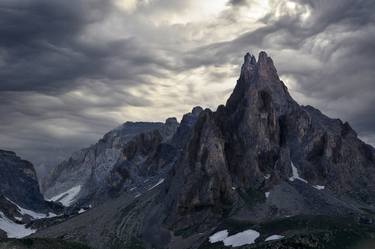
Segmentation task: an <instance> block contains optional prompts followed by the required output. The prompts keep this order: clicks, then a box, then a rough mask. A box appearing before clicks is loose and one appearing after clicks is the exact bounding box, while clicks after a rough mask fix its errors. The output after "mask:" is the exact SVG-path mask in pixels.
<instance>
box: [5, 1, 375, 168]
mask: <svg viewBox="0 0 375 249" xmlns="http://www.w3.org/2000/svg"><path fill="white" fill-rule="evenodd" d="M374 13H375V1H373V0H367V1H365V0H295V1H287V0H275V1H273V0H268V1H267V0H212V1H211V0H210V1H208V0H207V1H202V0H184V1H181V0H138V1H137V0H112V1H111V0H63V1H62V0H0V115H1V119H0V148H1V149H8V150H14V151H16V152H17V153H18V154H20V155H21V156H23V157H24V158H26V159H29V160H31V161H32V162H34V163H35V164H37V165H39V164H40V163H43V162H50V163H51V162H52V163H53V162H55V161H56V160H61V158H62V157H64V156H66V155H67V154H69V153H71V152H72V151H74V150H77V149H79V148H82V147H86V146H88V145H90V144H92V143H94V142H95V141H96V140H97V139H99V138H100V137H101V136H102V135H103V134H104V133H106V132H107V131H109V130H110V129H112V128H114V127H116V126H118V125H119V124H121V123H123V122H125V121H127V120H133V121H137V120H144V121H163V120H165V119H166V118H167V117H169V116H176V117H178V118H180V117H181V115H182V114H183V113H186V112H188V111H189V110H191V108H192V107H193V106H195V105H201V106H203V107H209V108H212V109H216V106H217V105H219V104H223V103H225V101H226V98H227V97H228V95H229V94H230V92H231V91H232V89H233V87H234V85H235V82H236V79H237V77H238V76H239V66H240V65H241V63H242V60H243V55H244V54H245V52H247V51H249V52H250V53H253V54H256V55H257V54H258V52H259V51H260V50H265V51H267V53H268V54H269V55H270V56H271V57H272V58H273V60H274V62H275V65H276V67H277V69H278V72H279V74H280V76H281V78H282V79H283V80H284V82H285V83H286V84H287V86H288V88H289V90H290V92H291V94H292V96H293V97H294V98H295V99H296V100H297V101H298V102H299V103H300V104H310V105H313V106H315V107H317V108H319V109H320V110H322V111H323V112H324V113H325V114H327V115H329V116H331V117H334V118H340V119H342V120H343V121H349V122H350V124H351V125H352V126H353V127H354V128H355V129H356V130H357V131H358V133H359V135H360V136H361V137H362V138H363V139H364V140H365V141H367V142H369V143H372V144H375V115H374V114H375V111H374V106H375V92H374V91H375V25H374V22H375V14H374Z"/></svg>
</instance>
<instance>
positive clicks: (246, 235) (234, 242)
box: [209, 229, 260, 247]
mask: <svg viewBox="0 0 375 249" xmlns="http://www.w3.org/2000/svg"><path fill="white" fill-rule="evenodd" d="M259 236H260V234H259V233H258V232H257V231H255V230H251V229H249V230H245V231H243V232H240V233H236V234H234V235H232V236H229V237H228V230H222V231H219V232H217V233H215V234H213V235H211V236H210V237H209V241H210V243H211V244H212V243H217V242H220V241H222V242H223V243H224V245H225V246H232V247H237V246H243V245H250V244H253V243H254V242H255V240H256V239H257V238H258V237H259Z"/></svg>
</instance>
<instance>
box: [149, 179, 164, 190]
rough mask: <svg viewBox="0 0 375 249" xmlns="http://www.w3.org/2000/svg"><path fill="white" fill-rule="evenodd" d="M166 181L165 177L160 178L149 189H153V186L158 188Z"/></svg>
mask: <svg viewBox="0 0 375 249" xmlns="http://www.w3.org/2000/svg"><path fill="white" fill-rule="evenodd" d="M163 182H164V178H162V179H160V180H159V181H158V182H157V183H156V184H155V185H154V186H152V187H151V188H149V189H148V190H151V189H153V188H156V187H157V186H159V185H160V184H162V183H163Z"/></svg>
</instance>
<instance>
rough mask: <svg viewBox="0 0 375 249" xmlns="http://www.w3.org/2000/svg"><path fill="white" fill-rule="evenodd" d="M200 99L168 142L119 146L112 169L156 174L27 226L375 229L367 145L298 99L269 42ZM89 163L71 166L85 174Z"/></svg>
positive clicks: (353, 235) (177, 231) (69, 229)
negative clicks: (227, 83) (209, 104)
mask: <svg viewBox="0 0 375 249" xmlns="http://www.w3.org/2000/svg"><path fill="white" fill-rule="evenodd" d="M197 110H198V112H197V113H196V115H194V113H195V112H194V111H193V112H192V114H191V115H193V116H195V117H196V118H192V119H191V117H190V118H189V115H185V117H186V120H185V122H183V121H184V119H183V120H182V123H181V124H180V125H179V127H178V129H177V131H176V132H175V133H174V134H173V135H172V134H171V136H170V140H168V141H167V142H166V143H164V145H165V146H167V147H166V149H162V147H163V146H161V145H162V144H163V143H154V142H152V141H154V139H144V137H145V136H146V137H149V136H150V135H146V134H149V132H148V133H142V134H139V135H137V136H135V137H132V141H133V142H132V143H131V144H132V146H131V147H130V149H129V147H128V145H129V143H126V145H125V146H122V147H121V148H122V149H121V150H120V151H119V153H120V155H121V157H122V158H124V159H125V160H121V163H120V164H116V166H114V167H112V168H111V169H117V170H116V172H117V174H120V175H121V173H120V172H124V171H125V174H122V175H125V176H127V177H128V176H142V178H141V179H142V180H143V183H144V182H147V181H152V185H147V187H146V186H145V185H142V184H140V185H141V187H138V186H133V185H132V184H129V185H126V184H125V185H124V184H120V186H122V191H121V192H117V195H116V196H115V197H114V198H107V199H106V201H102V202H100V203H99V202H98V205H97V206H96V207H94V208H92V209H90V210H88V211H87V212H85V213H82V214H81V215H79V216H76V217H74V218H71V219H69V220H67V221H65V222H62V223H60V224H57V225H53V226H51V227H48V228H46V229H44V230H41V231H39V232H38V233H36V234H35V235H33V237H48V238H63V239H68V240H76V241H80V242H83V243H87V244H88V245H90V246H92V247H93V248H98V249H101V248H103V249H104V248H171V249H174V248H176V249H177V248H178V249H184V248H186V249H187V248H200V249H205V248H206V249H208V248H226V247H231V246H242V247H243V248H290V249H297V248H327V249H328V248H331V249H332V248H340V249H341V248H352V247H351V246H356V245H355V243H357V242H358V243H359V242H363V241H365V242H366V243H367V240H371V238H374V236H375V226H374V224H373V223H374V214H375V209H374V207H375V206H374V205H375V192H374V191H375V185H374V184H373V179H374V177H375V150H374V148H372V147H371V146H370V145H367V144H365V143H364V142H362V141H361V140H360V139H358V137H357V134H356V133H355V131H354V130H353V129H352V128H351V127H350V125H349V124H348V123H343V122H342V121H341V120H338V119H331V118H329V117H327V116H325V115H324V114H322V113H321V112H320V111H319V110H317V109H314V108H313V107H311V106H301V105H299V104H298V103H296V102H295V101H294V100H293V98H292V97H291V96H290V94H289V93H288V89H287V87H286V86H285V84H284V83H283V82H282V81H281V80H280V79H279V76H278V74H277V70H276V68H275V66H274V64H273V61H272V59H271V58H270V57H269V56H268V55H267V54H266V53H265V52H261V53H260V54H259V56H258V59H256V58H255V57H254V56H253V55H250V54H246V55H245V58H244V64H243V65H242V68H241V74H240V77H239V79H238V81H237V84H236V86H235V88H234V91H233V93H232V94H231V96H230V98H229V99H228V100H227V102H226V104H225V105H221V106H219V107H218V108H217V110H216V111H211V110H209V109H205V110H200V109H197ZM189 120H192V121H193V122H191V123H190V122H188V121H189ZM183 123H184V124H185V125H186V126H185V125H183ZM185 128H186V129H185ZM142 137H143V138H142ZM151 137H152V136H151ZM161 140H162V139H161ZM142 141H143V142H142ZM145 141H147V142H145ZM96 146H98V145H96ZM112 147H113V146H112ZM134 148H137V149H134ZM141 148H142V149H141ZM144 148H152V149H146V150H145V149H144ZM155 148H156V149H155ZM134 151H136V152H134ZM165 152H170V153H171V154H172V155H170V154H169V153H167V155H169V156H164V155H165V154H164V153H165ZM129 155H132V156H130V157H129ZM134 155H135V156H134ZM145 155H147V156H145ZM162 155H163V156H162ZM133 158H141V159H140V160H133ZM146 158H147V159H146ZM160 158H169V159H170V160H166V161H167V162H168V163H166V164H160V162H163V161H165V160H161V159H160ZM128 159H130V162H129V160H128ZM80 161H81V162H82V160H80ZM134 162H136V163H134ZM139 162H141V163H139ZM156 162H159V163H156ZM84 165H85V164H84ZM84 165H82V164H80V166H77V167H76V168H75V169H74V170H72V173H71V174H70V175H69V174H68V175H69V176H72V177H73V175H74V172H75V174H76V175H78V176H80V177H82V176H84V175H85V174H82V170H84V167H85V166H84ZM90 165H92V164H90ZM94 165H95V164H94ZM117 165H121V166H120V167H117ZM67 168H69V167H67ZM72 168H74V167H73V166H72ZM133 171H135V172H136V174H131V172H133ZM104 176H106V175H104ZM101 177H103V175H102V176H101ZM127 177H126V178H127ZM123 178H124V177H123ZM107 179H108V178H107ZM130 179H131V180H130V183H131V182H135V181H134V180H133V179H134V177H130ZM110 182H112V183H113V182H115V183H116V182H117V181H116V180H115V181H113V180H111V181H110ZM120 182H121V181H120ZM122 182H124V181H122ZM125 182H126V181H125ZM124 186H129V187H126V188H124ZM132 186H133V187H132ZM130 187H131V188H130ZM62 190H63V189H62ZM370 242H371V241H370ZM372 242H373V241H372ZM254 243H255V244H254ZM340 243H341V244H340ZM338 245H340V246H339V247H337V246H338ZM353 248H354V247H353Z"/></svg>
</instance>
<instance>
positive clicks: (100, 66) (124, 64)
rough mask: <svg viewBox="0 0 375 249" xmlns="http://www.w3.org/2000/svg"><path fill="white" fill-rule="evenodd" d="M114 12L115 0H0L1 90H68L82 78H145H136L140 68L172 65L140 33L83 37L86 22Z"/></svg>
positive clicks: (158, 67)
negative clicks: (103, 38) (139, 38)
mask: <svg viewBox="0 0 375 249" xmlns="http://www.w3.org/2000/svg"><path fill="white" fill-rule="evenodd" d="M111 11H113V5H112V4H111V2H110V1H100V0H93V1H91V0H67V1H49V0H30V1H28V0H15V1H5V2H1V3H0V16H1V17H0V34H1V35H0V59H1V64H3V66H2V67H1V68H0V82H1V84H0V91H30V90H32V91H47V92H59V91H66V90H68V89H71V88H72V87H73V88H74V87H76V86H77V84H79V83H80V82H82V81H81V79H82V78H107V79H129V81H124V82H128V83H131V82H135V81H136V82H137V83H145V82H142V79H141V78H137V76H138V75H140V73H142V71H147V72H149V73H151V74H153V73H155V74H157V73H159V71H160V68H162V67H168V65H167V63H166V62H165V61H163V60H162V58H161V57H160V56H157V55H156V54H153V51H151V50H149V49H148V48H147V46H145V44H142V42H141V41H137V40H136V38H127V39H122V40H115V41H108V42H95V41H86V40H85V39H84V38H83V37H82V34H83V32H84V29H85V28H86V27H87V26H88V25H92V24H94V23H98V22H100V21H102V20H103V19H104V18H106V16H107V15H108V13H110V12H111ZM124 68H126V71H124ZM131 77H135V78H131Z"/></svg>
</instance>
